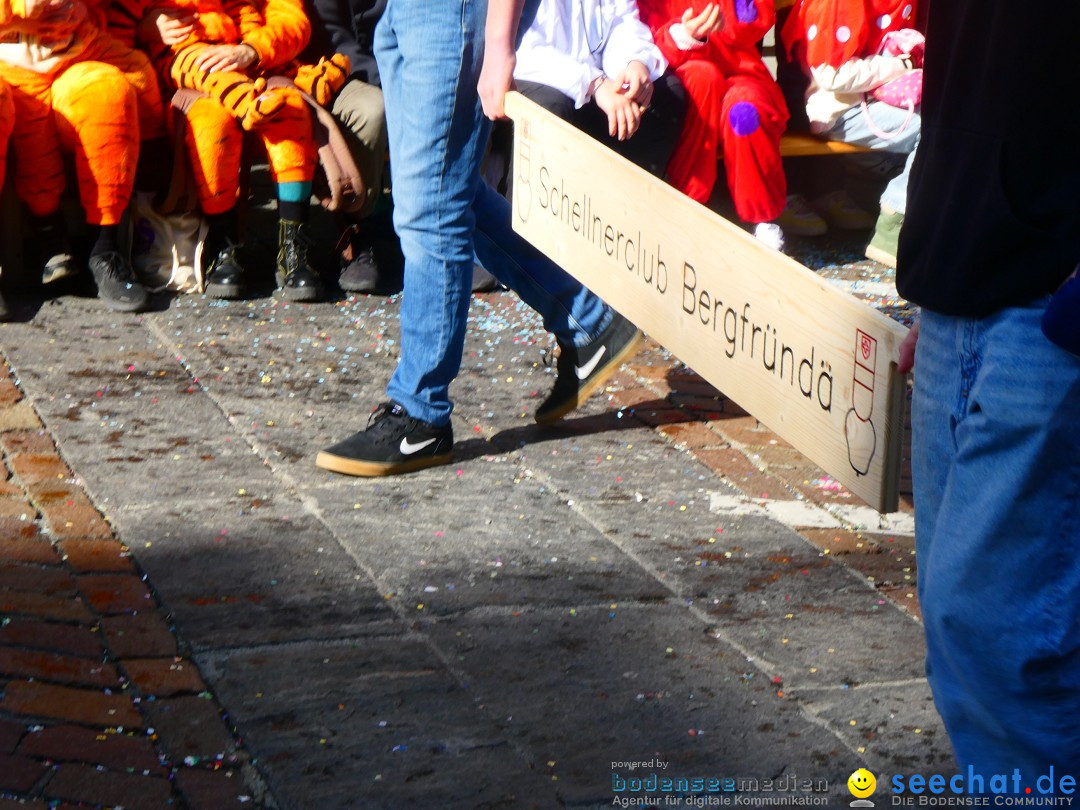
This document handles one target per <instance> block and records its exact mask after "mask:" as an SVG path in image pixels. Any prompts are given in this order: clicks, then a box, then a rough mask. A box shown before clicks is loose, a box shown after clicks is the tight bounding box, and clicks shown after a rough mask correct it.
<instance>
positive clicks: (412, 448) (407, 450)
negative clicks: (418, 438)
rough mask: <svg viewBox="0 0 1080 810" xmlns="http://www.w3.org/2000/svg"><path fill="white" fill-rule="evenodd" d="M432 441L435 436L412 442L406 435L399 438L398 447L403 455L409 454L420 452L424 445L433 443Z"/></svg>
mask: <svg viewBox="0 0 1080 810" xmlns="http://www.w3.org/2000/svg"><path fill="white" fill-rule="evenodd" d="M434 442H435V437H433V438H430V439H427V440H425V441H422V442H417V443H416V444H413V443H412V442H410V441H409V437H408V436H406V437H405V438H403V439H402V440H401V444H400V445H398V449H399V450H400V451H401V452H402V453H404V454H405V455H407V456H411V455H412V454H413V453H418V452H420V451H421V450H423V449H424V448H425V447H427V446H428V445H429V444H433V443H434Z"/></svg>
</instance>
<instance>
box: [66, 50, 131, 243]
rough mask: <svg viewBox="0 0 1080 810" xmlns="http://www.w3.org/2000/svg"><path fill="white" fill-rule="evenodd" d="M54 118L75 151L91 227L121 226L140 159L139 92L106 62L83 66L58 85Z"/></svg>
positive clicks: (74, 68) (71, 70)
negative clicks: (118, 224)
mask: <svg viewBox="0 0 1080 810" xmlns="http://www.w3.org/2000/svg"><path fill="white" fill-rule="evenodd" d="M52 94H53V114H54V118H55V120H56V127H57V130H58V131H59V133H60V138H61V141H62V142H63V144H64V146H65V147H66V148H68V149H70V150H72V151H73V152H74V153H75V172H76V175H77V176H78V179H79V197H80V199H81V201H82V205H83V209H84V210H85V211H86V221H87V223H88V224H90V225H116V224H117V223H119V222H120V217H121V216H122V215H123V213H124V209H126V208H127V205H128V201H129V200H130V199H131V190H132V187H133V186H134V184H135V164H136V162H137V161H138V158H139V118H138V109H137V104H136V101H135V90H134V89H133V88H132V87H131V85H130V84H128V82H127V79H125V78H124V74H123V73H121V72H120V70H119V69H118V68H115V67H113V66H112V65H106V64H103V63H101V62H79V63H77V64H75V65H72V66H71V67H69V68H68V69H67V70H65V71H64V72H63V73H62V74H60V75H59V76H58V77H57V78H56V79H55V80H54V81H53V87H52Z"/></svg>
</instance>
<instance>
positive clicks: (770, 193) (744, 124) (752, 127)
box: [721, 76, 788, 222]
mask: <svg viewBox="0 0 1080 810" xmlns="http://www.w3.org/2000/svg"><path fill="white" fill-rule="evenodd" d="M787 118H788V114H787V107H786V106H785V105H784V100H783V97H782V96H781V95H780V93H779V90H777V89H776V88H775V86H770V85H769V84H768V83H767V82H766V81H765V80H764V79H759V78H757V77H754V76H735V77H733V78H731V79H729V80H728V90H727V93H725V95H724V105H723V114H722V116H721V120H722V121H723V130H722V137H723V139H724V169H725V171H726V172H727V180H728V189H729V190H730V192H731V199H732V201H733V202H734V203H735V210H736V212H737V213H738V215H739V218H740V219H742V220H743V221H744V222H770V221H772V220H774V219H776V218H777V217H778V216H780V212H781V211H783V210H784V198H785V196H786V195H787V180H786V178H785V176H784V166H783V163H781V161H780V136H781V135H782V134H783V132H784V127H785V125H786V124H787Z"/></svg>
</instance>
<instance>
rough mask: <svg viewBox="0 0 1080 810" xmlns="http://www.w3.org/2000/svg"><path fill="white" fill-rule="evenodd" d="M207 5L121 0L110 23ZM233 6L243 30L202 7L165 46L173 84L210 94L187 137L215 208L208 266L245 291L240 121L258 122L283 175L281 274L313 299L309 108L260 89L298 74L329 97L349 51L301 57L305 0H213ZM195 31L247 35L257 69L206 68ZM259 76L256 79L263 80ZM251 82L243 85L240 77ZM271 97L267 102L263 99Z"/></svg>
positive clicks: (202, 192) (221, 282)
mask: <svg viewBox="0 0 1080 810" xmlns="http://www.w3.org/2000/svg"><path fill="white" fill-rule="evenodd" d="M196 5H197V6H200V7H204V8H207V7H208V4H207V3H204V2H201V0H200V2H198V3H196V2H195V0H114V2H113V3H112V6H111V8H110V26H111V28H112V29H113V30H114V31H117V32H119V33H121V35H126V34H124V27H125V26H126V27H127V29H128V30H129V31H130V36H131V38H132V39H133V38H134V36H135V30H136V28H137V26H138V24H139V21H140V20H141V19H142V18H143V16H144V15H145V14H146V12H147V11H148V10H149V8H150V7H158V8H160V7H169V8H175V9H177V10H179V11H190V10H191V8H193V7H194V6H196ZM209 6H217V7H219V8H220V9H221V10H222V11H224V12H226V16H227V19H228V20H229V21H231V24H232V25H233V26H234V28H235V31H236V32H237V33H238V36H237V37H232V39H231V41H230V37H231V34H230V30H229V24H228V23H226V22H224V21H223V20H222V18H221V17H220V16H214V14H213V13H208V14H207V16H206V18H205V19H204V17H203V12H201V11H200V12H199V17H198V20H202V21H203V22H204V23H206V24H204V25H203V28H202V31H201V33H200V31H199V30H196V31H195V32H194V33H193V34H192V35H190V36H189V37H188V38H187V39H186V40H185V41H184V42H183V43H180V44H179V45H176V46H173V47H172V48H171V49H167V48H164V47H162V46H160V45H159V46H158V49H157V53H158V54H159V58H158V59H157V60H155V61H156V62H157V64H158V65H159V66H160V73H161V74H162V76H163V77H165V76H167V77H168V81H167V83H168V84H170V85H171V86H174V87H185V88H190V89H196V90H201V91H202V92H203V93H206V94H207V97H205V98H200V99H199V100H197V101H195V102H194V103H193V104H192V105H191V106H190V107H189V108H188V110H187V113H186V117H187V123H188V126H187V128H186V130H185V139H186V144H187V147H188V153H189V155H190V158H191V163H192V166H193V168H194V173H195V179H196V183H197V186H198V197H199V204H200V207H201V208H202V210H203V213H204V214H206V215H207V220H208V223H209V226H210V231H209V234H208V236H207V245H206V249H205V251H204V255H205V256H208V257H209V258H210V260H211V263H210V267H209V268H208V269H207V279H208V283H207V292H208V294H211V295H216V296H218V297H223V298H233V297H237V296H239V295H240V294H241V286H242V282H241V278H242V275H243V271H242V268H240V266H239V264H238V262H237V259H236V252H235V251H236V248H237V247H239V236H238V233H237V227H236V223H235V208H236V203H237V192H238V190H239V174H240V161H241V152H242V148H241V147H242V143H243V132H242V130H241V128H240V127H241V125H243V126H244V127H245V128H248V127H250V128H251V129H252V131H253V132H254V133H255V134H256V135H258V136H259V138H260V139H261V141H262V143H263V145H264V146H265V148H266V153H267V157H268V160H269V164H270V170H271V174H272V176H273V178H274V180H275V182H276V183H277V185H278V204H279V212H280V215H281V218H282V224H281V230H280V232H279V255H278V276H279V283H280V284H282V286H283V291H284V294H285V295H286V297H288V298H291V299H292V300H302V301H307V300H314V299H315V298H317V297H320V296H321V294H322V291H321V284H320V283H319V281H318V277H317V275H315V273H314V271H312V270H311V268H310V267H308V266H307V257H306V242H304V240H303V239H302V238H301V236H302V229H303V227H304V224H305V222H306V216H307V213H306V212H307V206H308V199H309V198H310V194H311V181H312V179H313V177H314V175H315V168H316V165H317V152H316V146H315V143H314V139H313V137H312V125H311V113H310V111H309V110H308V109H307V106H306V104H305V102H304V101H303V99H302V98H301V97H300V96H299V95H298V94H297V93H296V92H294V91H291V90H274V91H270V92H269V93H261V94H258V95H252V94H254V93H256V92H257V91H259V90H260V89H261V88H263V87H265V84H264V83H263V82H264V80H265V78H266V77H268V76H272V75H291V76H294V77H296V78H295V81H296V82H297V84H298V85H299V86H300V87H301V89H303V90H307V91H309V92H311V94H312V95H315V96H316V97H321V99H322V100H324V101H328V100H329V98H330V97H331V95H332V93H333V92H334V91H335V90H336V89H339V88H340V87H341V86H342V85H343V84H344V82H345V79H346V78H347V74H348V69H349V66H348V60H347V59H346V58H344V57H337V58H335V59H334V60H322V61H321V62H320V63H319V64H318V65H314V66H300V65H298V64H297V63H296V62H295V59H296V57H297V56H298V55H299V53H300V51H301V50H302V49H303V47H304V46H305V45H306V44H307V41H308V38H309V37H310V33H311V25H310V22H309V21H308V19H307V16H306V15H305V13H304V10H303V6H302V4H301V2H300V0H221V2H220V3H213V2H211V3H209ZM196 36H205V37H208V38H211V39H214V40H215V42H216V43H217V44H243V45H247V46H250V47H251V48H252V50H254V52H255V54H256V56H257V61H256V67H253V68H252V69H251V72H253V75H251V76H249V75H246V74H239V73H236V72H231V71H213V72H206V71H198V70H194V69H192V68H193V64H194V62H195V60H196V57H197V55H198V53H199V52H200V51H201V50H204V49H205V48H207V47H209V46H210V44H211V43H210V42H194V41H193V39H194V38H195V37H196ZM256 82H258V84H256ZM245 84H246V85H247V89H245V88H244V87H243V86H241V85H245ZM265 102H270V103H268V104H267V106H264V107H261V108H260V107H259V104H260V103H265Z"/></svg>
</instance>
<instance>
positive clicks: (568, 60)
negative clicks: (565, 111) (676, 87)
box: [514, 0, 667, 107]
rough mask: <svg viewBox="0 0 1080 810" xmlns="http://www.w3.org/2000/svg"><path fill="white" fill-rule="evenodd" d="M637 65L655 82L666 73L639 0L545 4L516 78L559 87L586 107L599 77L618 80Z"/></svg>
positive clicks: (522, 49)
mask: <svg viewBox="0 0 1080 810" xmlns="http://www.w3.org/2000/svg"><path fill="white" fill-rule="evenodd" d="M634 60H637V61H639V62H641V63H642V64H643V65H645V67H646V68H648V70H649V78H650V79H651V80H652V81H656V80H657V79H659V78H660V76H661V75H663V73H664V71H665V70H666V69H667V62H666V61H665V60H664V57H663V55H662V54H661V53H660V49H659V48H657V47H656V44H655V43H654V42H653V38H652V34H651V33H650V31H649V28H648V26H646V25H645V23H643V22H642V21H641V18H640V17H638V9H637V2H636V1H635V0H540V7H539V8H538V9H537V11H536V18H535V19H534V20H533V22H532V25H530V26H529V28H528V30H527V31H526V32H525V35H524V36H523V37H522V40H521V45H519V46H518V49H517V67H516V68H515V69H514V78H515V79H522V80H525V81H531V82H539V83H541V84H546V85H547V86H548V87H554V88H555V89H556V90H559V91H560V92H562V93H564V94H565V95H567V96H569V97H570V98H572V99H573V100H574V104H575V105H576V106H577V107H583V106H584V105H585V104H587V103H588V102H589V99H590V94H589V89H590V87H591V86H592V83H593V81H594V80H595V79H596V78H597V77H600V76H608V77H610V78H613V77H615V76H618V75H619V73H621V72H622V71H623V69H624V68H625V67H626V66H627V65H628V64H629V63H630V62H632V61H634Z"/></svg>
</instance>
